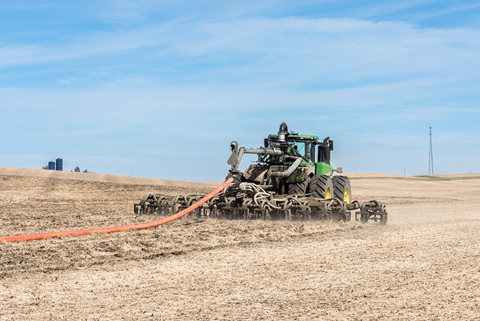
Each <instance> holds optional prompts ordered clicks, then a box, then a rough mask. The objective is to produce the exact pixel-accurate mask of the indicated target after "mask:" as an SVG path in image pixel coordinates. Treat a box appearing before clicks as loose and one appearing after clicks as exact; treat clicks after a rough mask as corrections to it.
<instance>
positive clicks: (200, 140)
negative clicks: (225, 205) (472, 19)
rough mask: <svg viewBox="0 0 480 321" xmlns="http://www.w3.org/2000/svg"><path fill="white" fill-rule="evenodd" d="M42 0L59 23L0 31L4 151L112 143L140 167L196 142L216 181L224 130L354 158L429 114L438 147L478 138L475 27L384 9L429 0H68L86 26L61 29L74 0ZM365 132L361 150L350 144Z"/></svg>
mask: <svg viewBox="0 0 480 321" xmlns="http://www.w3.org/2000/svg"><path fill="white" fill-rule="evenodd" d="M10 4H12V3H10ZM31 4H33V3H31ZM52 4H53V7H54V9H56V10H59V11H57V13H56V14H53V16H56V17H61V18H62V21H63V22H62V23H61V24H57V23H56V22H55V21H52V20H51V19H50V20H49V22H48V25H43V24H41V23H40V22H32V23H34V27H30V28H26V29H27V30H26V31H29V32H39V33H41V34H42V36H41V37H33V36H32V37H30V38H28V39H27V38H25V37H23V36H18V34H17V32H8V31H3V33H2V32H0V84H1V85H0V117H1V119H2V124H3V125H2V128H0V132H1V133H2V134H3V135H4V136H6V135H7V134H8V135H9V137H12V139H11V140H5V141H3V142H2V143H1V144H2V145H1V146H0V147H2V150H4V151H7V153H8V151H10V153H11V155H17V156H18V155H21V154H22V152H23V153H25V155H27V154H28V155H30V154H31V152H32V151H36V152H37V153H40V154H42V155H43V154H48V153H53V152H54V151H56V153H63V154H64V155H69V157H72V158H73V157H78V158H81V157H83V159H85V155H90V156H91V157H95V159H96V161H97V165H98V166H99V167H100V166H103V168H108V166H111V163H112V157H111V155H115V159H117V163H118V164H117V165H116V166H117V169H118V171H119V173H121V172H122V171H123V170H122V168H124V169H125V168H128V166H129V165H130V164H132V163H134V162H135V161H138V162H140V163H142V164H144V166H145V168H144V169H143V170H144V172H142V173H143V174H142V173H141V172H137V173H136V174H137V175H144V176H148V175H149V173H153V171H154V168H156V167H155V166H157V165H158V164H157V165H156V164H155V163H156V161H157V160H158V162H160V160H161V161H162V164H163V165H164V166H162V167H165V168H168V166H184V167H188V166H187V164H188V162H189V159H191V157H192V155H200V154H201V153H205V149H206V148H207V149H208V153H211V154H214V155H216V158H218V160H217V159H215V160H211V161H208V162H205V164H204V166H206V168H205V171H206V172H209V171H211V172H212V173H215V175H217V176H216V177H217V178H215V179H210V180H220V179H222V178H223V176H224V174H225V171H226V168H227V167H226V165H225V159H222V158H221V155H223V154H224V153H225V152H226V153H227V154H228V144H229V142H230V141H231V140H233V139H236V140H238V141H240V143H241V144H244V145H246V146H247V147H258V145H260V144H261V143H262V141H261V140H262V137H263V136H265V135H266V134H268V133H269V132H275V131H277V130H278V125H279V123H281V122H282V121H286V122H287V123H288V124H289V126H290V127H291V129H292V130H295V131H302V132H307V133H313V134H318V135H320V136H323V135H325V136H327V135H329V136H331V137H332V138H334V139H335V140H336V141H337V142H338V143H339V145H337V146H339V151H338V154H336V155H338V157H339V159H338V163H340V165H341V164H342V163H343V164H346V165H348V166H350V168H351V169H352V170H356V171H375V169H376V168H378V167H375V166H376V165H378V164H377V163H375V162H379V161H380V160H382V161H384V160H385V158H388V157H390V158H392V159H393V158H394V159H395V166H397V165H398V164H397V160H398V159H401V162H408V161H409V159H412V158H415V157H414V155H418V157H423V156H421V155H422V148H423V143H422V137H423V136H424V135H425V130H426V128H428V126H430V125H433V126H434V128H435V129H436V130H437V129H438V133H437V132H436V134H435V135H436V136H435V137H436V139H437V144H439V145H440V146H441V144H442V142H443V144H444V145H445V146H447V145H455V146H463V145H462V143H461V142H465V141H466V139H465V137H466V136H469V137H470V138H468V141H470V142H471V143H472V144H473V145H475V141H476V140H478V138H479V137H480V133H479V132H478V130H476V129H475V128H476V126H477V124H476V119H477V118H478V117H477V115H478V113H479V112H480V106H478V101H479V98H480V90H479V89H478V88H480V76H479V75H480V73H479V71H480V30H478V29H475V28H472V27H468V26H460V27H449V28H447V27H438V28H436V27H431V26H429V27H425V26H422V25H421V24H418V22H417V21H415V22H413V21H409V20H405V19H404V20H401V19H395V14H396V13H399V12H407V11H409V10H415V8H417V6H422V8H425V7H428V6H429V5H434V4H436V2H433V1H423V2H421V3H418V2H412V1H408V2H402V3H401V4H397V3H390V2H379V3H371V2H368V1H366V2H358V3H357V2H354V1H344V2H340V3H339V2H338V1H337V2H336V1H322V2H317V1H301V2H300V3H292V2H290V1H280V0H268V1H262V2H258V1H248V2H246V3H243V2H241V3H240V2H222V3H219V2H217V1H205V2H203V1H202V2H194V3H191V2H190V1H188V2H187V1H180V2H170V1H162V2H158V1H146V0H145V1H138V2H131V1H103V2H100V3H99V5H98V8H96V10H95V11H93V10H91V6H93V5H94V4H93V3H89V4H87V5H86V8H83V9H80V6H78V5H76V7H74V8H79V12H80V13H79V17H80V18H78V17H77V18H75V19H79V20H75V23H81V25H82V26H84V27H83V28H76V27H75V23H72V25H70V24H67V25H68V28H67V30H62V29H60V28H59V26H63V24H65V21H66V20H68V18H69V16H68V14H67V16H66V17H65V16H63V12H65V10H66V9H68V8H70V9H72V7H68V5H66V4H64V6H65V7H62V6H61V5H60V3H59V2H53V3H52ZM186 4H190V6H186ZM449 8H450V9H449V10H453V11H454V10H456V9H455V8H457V9H458V8H460V7H456V6H453V5H452V6H449ZM310 9H311V10H310ZM320 9H325V11H322V10H320ZM327 9H328V10H327ZM32 10H36V9H32ZM458 10H460V9H458ZM66 11H75V10H66ZM307 11H308V12H307ZM333 11H335V12H333ZM52 12H55V10H53V11H52ZM322 12H327V13H328V14H327V13H324V14H322ZM354 12H355V13H354ZM431 12H432V14H434V12H440V11H439V10H438V7H435V10H433V8H432V10H431ZM423 13H424V11H423V9H422V11H421V12H420V11H419V12H418V14H423ZM70 14H71V13H70ZM329 14H331V16H328V15H329ZM385 17H388V19H386V18H385ZM27 18H28V16H22V20H21V21H28V19H27ZM59 19H60V18H59ZM72 19H73V18H72ZM47 20H48V19H47ZM79 21H80V22H79ZM3 23H4V24H3V25H5V22H3ZM0 24H2V22H0ZM37 24H38V25H37ZM42 27H43V28H44V29H42ZM49 28H54V29H55V28H56V29H55V30H56V31H55V33H54V36H51V37H49V33H48V32H46V30H49ZM71 30H75V32H70V31H71ZM2 34H8V37H2V36H1V35H2ZM26 39H27V40H26ZM2 86H3V88H1V87H2ZM472 137H473V138H472ZM365 144H367V145H368V153H367V155H364V156H363V158H362V161H357V160H354V159H352V156H351V154H350V155H348V153H347V152H345V150H348V151H350V152H351V153H353V154H354V155H357V154H361V153H364V152H365ZM477 145H478V144H477ZM185 146H188V148H187V147H185ZM205 146H207V147H205ZM342 146H343V147H342ZM404 151H408V152H404ZM470 153H471V148H469V149H468V150H467V149H465V150H464V151H461V152H459V154H458V157H463V156H466V155H470ZM187 154H188V157H187V156H185V157H175V155H187ZM405 154H408V155H409V157H405V156H404V155H405ZM56 156H58V155H56ZM217 156H218V157H217ZM227 156H228V155H227ZM479 157H480V155H479ZM170 158H171V159H170ZM152 159H153V161H152ZM102 162H103V163H102ZM122 162H125V164H123V165H122ZM398 162H400V161H398ZM127 163H128V164H127ZM392 163H393V162H392ZM444 163H445V167H444V168H446V169H448V168H450V167H449V166H450V163H449V162H448V160H447V159H445V161H444ZM100 164H102V165H100ZM411 164H412V165H411V166H412V167H413V166H417V165H415V164H414V162H413V161H412V163H411ZM438 165H439V166H442V161H439V163H438ZM202 166H203V165H202ZM385 166H387V165H385ZM402 166H403V165H402ZM32 167H35V168H37V167H38V166H32ZM88 167H90V166H88ZM157 167H158V166H157ZM397 167H398V166H397ZM420 167H421V166H420ZM420 167H418V169H416V170H417V173H422V169H421V168H420ZM93 170H95V169H93ZM97 170H98V171H101V169H97ZM385 170H386V171H388V166H387V167H385ZM468 170H469V171H474V170H472V169H468ZM193 172H194V170H192V175H195V173H193ZM127 174H129V173H127ZM163 174H165V173H163ZM170 174H171V173H166V174H165V175H170ZM171 175H173V174H171ZM164 177H165V178H173V179H175V178H177V179H178V177H173V176H170V177H167V176H164ZM197 177H198V176H197ZM190 179H199V180H200V179H201V180H209V179H208V178H195V177H190Z"/></svg>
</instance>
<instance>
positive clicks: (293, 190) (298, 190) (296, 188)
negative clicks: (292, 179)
mask: <svg viewBox="0 0 480 321" xmlns="http://www.w3.org/2000/svg"><path fill="white" fill-rule="evenodd" d="M309 183H310V177H308V178H307V179H306V180H305V181H303V182H301V183H291V184H288V194H289V195H301V194H307V191H308V184H309Z"/></svg>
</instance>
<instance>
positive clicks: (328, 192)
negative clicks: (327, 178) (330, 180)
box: [325, 187, 332, 200]
mask: <svg viewBox="0 0 480 321" xmlns="http://www.w3.org/2000/svg"><path fill="white" fill-rule="evenodd" d="M331 198H332V191H331V190H330V187H327V191H326V192H325V199H326V200H328V199H331Z"/></svg>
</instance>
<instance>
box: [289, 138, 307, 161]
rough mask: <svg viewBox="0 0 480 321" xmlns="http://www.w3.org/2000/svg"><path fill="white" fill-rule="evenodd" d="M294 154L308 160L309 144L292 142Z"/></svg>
mask: <svg viewBox="0 0 480 321" xmlns="http://www.w3.org/2000/svg"><path fill="white" fill-rule="evenodd" d="M292 147H293V148H292V149H293V154H294V155H296V156H301V157H303V158H304V159H308V158H307V151H308V144H307V143H305V142H292Z"/></svg>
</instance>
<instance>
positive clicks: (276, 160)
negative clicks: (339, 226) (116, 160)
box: [134, 123, 388, 225]
mask: <svg viewBox="0 0 480 321" xmlns="http://www.w3.org/2000/svg"><path fill="white" fill-rule="evenodd" d="M230 147H231V151H232V154H231V156H230V158H229V159H228V161H227V163H228V164H229V165H230V166H231V169H230V171H229V173H228V175H227V179H228V178H233V183H231V184H230V185H228V186H227V187H226V188H225V189H224V190H223V191H222V192H220V193H219V194H217V195H216V196H214V197H213V198H212V199H210V200H209V201H208V202H206V203H204V204H203V205H202V206H201V207H199V208H197V209H196V210H195V211H193V212H192V213H191V214H189V215H192V216H194V217H200V218H201V217H205V218H207V217H209V218H227V219H287V220H289V219H300V220H310V219H320V220H334V221H350V219H351V215H352V214H351V212H352V211H355V219H356V220H359V221H361V222H362V223H366V222H368V221H369V220H374V221H378V222H380V224H381V225H385V224H386V222H387V215H388V214H387V211H386V207H385V204H384V203H382V202H379V201H375V200H372V201H369V202H364V203H360V202H358V201H352V200H351V195H352V190H351V186H350V180H349V178H348V177H347V176H344V175H338V174H341V173H342V168H341V167H338V168H333V167H332V166H331V165H330V153H331V151H333V149H334V144H333V140H330V138H329V137H327V138H325V139H324V140H323V141H321V140H319V137H318V136H315V135H301V134H298V133H294V132H289V131H288V127H287V124H286V123H282V124H281V125H280V128H279V131H278V133H277V134H270V135H269V136H268V137H267V138H265V139H264V144H263V146H261V147H259V148H256V149H248V148H245V147H239V145H238V143H237V142H236V141H233V142H232V143H231V144H230ZM245 154H256V155H257V157H258V159H257V161H256V164H253V165H250V166H249V167H248V168H247V169H246V170H245V171H244V172H241V171H240V170H239V166H240V163H241V161H242V158H243V156H244V155H245ZM334 172H336V173H338V174H337V175H333V173H334ZM202 197H204V195H199V194H188V195H176V196H171V195H165V194H156V193H149V194H147V195H146V196H145V197H144V198H143V199H142V200H140V202H139V203H138V204H134V211H135V213H136V214H156V215H165V216H167V215H171V214H174V213H176V212H178V211H180V210H182V209H185V208H187V207H189V206H190V205H192V204H194V203H195V202H197V201H198V200H200V199H201V198H202Z"/></svg>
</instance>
